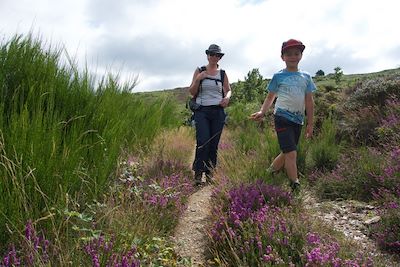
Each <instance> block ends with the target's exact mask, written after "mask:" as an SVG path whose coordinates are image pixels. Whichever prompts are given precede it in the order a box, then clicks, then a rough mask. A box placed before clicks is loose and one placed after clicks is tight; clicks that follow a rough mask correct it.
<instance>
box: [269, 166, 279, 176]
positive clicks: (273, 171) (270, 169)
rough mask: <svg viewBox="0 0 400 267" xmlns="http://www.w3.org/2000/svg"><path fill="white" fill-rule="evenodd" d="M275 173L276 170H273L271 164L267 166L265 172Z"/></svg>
mask: <svg viewBox="0 0 400 267" xmlns="http://www.w3.org/2000/svg"><path fill="white" fill-rule="evenodd" d="M276 173H277V171H276V170H274V168H273V167H272V165H271V166H269V167H268V168H267V174H270V175H274V174H276Z"/></svg>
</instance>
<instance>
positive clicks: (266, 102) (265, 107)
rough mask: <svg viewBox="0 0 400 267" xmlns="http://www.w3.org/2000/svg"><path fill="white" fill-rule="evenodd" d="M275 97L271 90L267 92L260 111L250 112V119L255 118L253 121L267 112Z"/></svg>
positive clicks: (259, 118)
mask: <svg viewBox="0 0 400 267" xmlns="http://www.w3.org/2000/svg"><path fill="white" fill-rule="evenodd" d="M275 97H276V93H274V92H271V91H270V92H268V95H267V97H266V98H265V100H264V103H263V104H262V106H261V109H260V111H258V112H256V113H253V114H251V115H250V119H252V120H255V121H259V120H261V119H262V118H263V117H264V116H265V113H267V111H268V109H269V108H270V107H271V106H272V103H273V102H274V100H275Z"/></svg>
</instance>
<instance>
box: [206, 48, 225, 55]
mask: <svg viewBox="0 0 400 267" xmlns="http://www.w3.org/2000/svg"><path fill="white" fill-rule="evenodd" d="M210 52H213V53H216V54H218V55H221V56H223V55H225V54H224V53H221V52H215V51H210V50H208V49H207V50H206V55H208V53H210Z"/></svg>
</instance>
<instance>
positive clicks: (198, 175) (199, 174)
mask: <svg viewBox="0 0 400 267" xmlns="http://www.w3.org/2000/svg"><path fill="white" fill-rule="evenodd" d="M202 178H203V173H202V172H195V174H194V185H195V186H201V185H202V184H203V182H202Z"/></svg>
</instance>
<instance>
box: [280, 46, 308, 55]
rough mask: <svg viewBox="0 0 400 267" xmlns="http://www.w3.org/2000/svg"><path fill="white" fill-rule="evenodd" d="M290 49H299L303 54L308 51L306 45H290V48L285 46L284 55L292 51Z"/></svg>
mask: <svg viewBox="0 0 400 267" xmlns="http://www.w3.org/2000/svg"><path fill="white" fill-rule="evenodd" d="M290 48H299V49H300V50H301V52H303V51H304V49H306V46H305V45H300V44H293V45H288V46H285V48H283V49H282V53H283V52H285V51H286V50H288V49H290Z"/></svg>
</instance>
